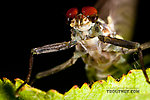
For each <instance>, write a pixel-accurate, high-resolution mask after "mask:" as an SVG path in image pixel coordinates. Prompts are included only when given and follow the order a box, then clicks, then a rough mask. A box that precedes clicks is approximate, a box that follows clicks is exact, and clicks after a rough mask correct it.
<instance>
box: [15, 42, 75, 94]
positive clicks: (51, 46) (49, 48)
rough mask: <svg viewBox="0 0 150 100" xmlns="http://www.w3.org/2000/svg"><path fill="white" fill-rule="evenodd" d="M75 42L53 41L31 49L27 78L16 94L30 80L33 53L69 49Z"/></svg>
mask: <svg viewBox="0 0 150 100" xmlns="http://www.w3.org/2000/svg"><path fill="white" fill-rule="evenodd" d="M76 43H77V42H76V41H69V42H62V43H54V44H49V45H45V46H42V47H37V48H33V49H32V50H31V54H30V59H29V71H28V75H27V78H26V80H25V81H24V83H23V84H22V85H21V86H20V87H19V88H18V89H17V90H16V94H17V93H18V91H19V90H20V89H21V88H22V87H23V86H24V85H25V84H26V83H29V81H30V78H31V72H32V67H33V56H34V55H35V54H42V53H51V52H57V51H61V50H65V49H69V48H71V47H73V46H75V45H76Z"/></svg>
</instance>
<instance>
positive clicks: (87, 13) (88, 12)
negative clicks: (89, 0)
mask: <svg viewBox="0 0 150 100" xmlns="http://www.w3.org/2000/svg"><path fill="white" fill-rule="evenodd" d="M82 14H83V15H85V16H91V15H96V14H97V10H96V9H95V8H94V7H90V6H86V7H83V8H82Z"/></svg>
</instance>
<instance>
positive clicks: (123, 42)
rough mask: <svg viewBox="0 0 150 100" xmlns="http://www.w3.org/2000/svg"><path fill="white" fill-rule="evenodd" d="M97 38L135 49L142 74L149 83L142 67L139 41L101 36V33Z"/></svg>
mask: <svg viewBox="0 0 150 100" xmlns="http://www.w3.org/2000/svg"><path fill="white" fill-rule="evenodd" d="M98 38H99V39H100V41H102V42H104V43H110V44H113V45H116V46H120V47H125V48H128V49H137V51H138V56H139V60H140V64H141V68H142V71H143V74H144V76H145V78H146V81H147V82H148V83H149V84H150V81H149V77H148V75H147V73H146V69H145V67H144V61H143V54H142V49H141V46H140V44H139V43H137V42H132V41H126V40H122V39H117V38H111V37H107V36H102V35H99V36H98ZM148 43H149V42H148ZM146 46H147V47H148V44H146Z"/></svg>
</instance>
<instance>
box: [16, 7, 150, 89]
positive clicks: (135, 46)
mask: <svg viewBox="0 0 150 100" xmlns="http://www.w3.org/2000/svg"><path fill="white" fill-rule="evenodd" d="M66 17H67V19H68V22H70V26H71V40H70V41H68V42H61V43H54V44H48V45H44V46H41V47H37V48H33V49H32V50H31V55H30V60H29V73H28V76H27V79H26V81H25V82H24V84H26V83H28V82H29V81H30V76H31V71H32V65H33V56H34V55H39V54H43V53H52V52H57V51H61V50H66V49H69V48H72V47H75V52H74V54H73V56H72V57H71V58H70V59H69V60H67V61H66V62H64V63H63V64H60V65H58V66H56V67H54V68H52V69H49V70H46V71H43V72H40V73H38V74H37V75H36V79H40V78H43V77H46V76H49V75H51V74H54V73H56V72H59V71H61V70H63V69H66V68H68V67H70V66H71V65H73V64H75V62H76V61H77V60H78V58H82V60H83V62H84V63H85V65H86V66H85V69H86V70H87V73H88V74H87V75H88V78H89V79H93V80H99V79H105V78H106V77H107V76H108V75H113V74H114V73H115V71H114V70H111V69H112V65H116V64H123V63H124V62H125V59H124V58H123V56H122V55H125V54H129V53H132V52H137V53H138V57H139V60H140V65H141V68H142V70H143V74H144V76H145V79H146V81H147V82H148V83H150V81H149V78H148V75H147V73H146V69H145V68H144V62H143V55H142V50H144V49H147V48H149V47H150V42H147V43H145V44H142V45H140V44H139V43H137V42H132V41H127V40H124V38H123V37H122V36H121V35H119V34H118V33H117V32H116V31H115V28H114V25H113V21H112V19H111V16H108V17H107V19H108V22H107V23H106V22H105V21H104V20H102V19H101V18H99V17H98V14H97V10H96V8H94V7H91V6H86V7H83V8H82V9H81V11H80V10H79V9H77V8H71V9H69V10H68V11H67V13H66ZM24 84H22V86H23V85H24ZM22 86H20V88H21V87H22ZM20 88H18V90H19V89H20Z"/></svg>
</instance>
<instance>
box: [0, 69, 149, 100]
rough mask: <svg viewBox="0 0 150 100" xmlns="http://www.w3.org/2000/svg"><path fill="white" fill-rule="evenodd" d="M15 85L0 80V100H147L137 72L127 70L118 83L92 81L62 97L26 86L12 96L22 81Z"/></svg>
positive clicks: (140, 74) (146, 88)
mask: <svg viewBox="0 0 150 100" xmlns="http://www.w3.org/2000/svg"><path fill="white" fill-rule="evenodd" d="M147 73H148V75H149V77H150V68H149V69H147ZM15 81H16V83H15V84H13V83H12V82H11V81H10V80H8V79H7V78H3V80H0V100H114V99H119V100H128V99H130V100H134V99H136V100H148V99H149V98H150V84H148V83H147V82H146V81H145V77H144V75H143V73H142V71H141V70H130V71H129V72H128V74H127V75H123V76H122V78H121V80H120V81H119V82H118V81H116V80H115V79H114V78H113V77H111V76H108V78H107V81H104V80H99V81H96V82H94V83H93V84H92V86H91V88H90V87H89V85H88V84H87V83H84V84H83V85H82V86H81V88H79V87H78V86H77V85H75V86H73V87H72V88H71V89H70V90H69V91H68V92H66V93H65V94H64V95H63V94H61V93H59V92H57V91H56V90H49V91H48V92H44V91H42V90H39V89H36V88H33V87H31V86H29V85H27V84H26V85H25V86H24V87H22V88H21V89H20V91H19V92H18V94H16V93H15V91H16V89H17V88H18V87H19V86H20V85H21V84H22V83H23V82H24V81H22V80H21V79H15Z"/></svg>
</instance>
